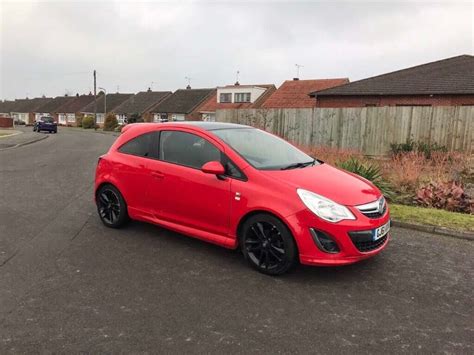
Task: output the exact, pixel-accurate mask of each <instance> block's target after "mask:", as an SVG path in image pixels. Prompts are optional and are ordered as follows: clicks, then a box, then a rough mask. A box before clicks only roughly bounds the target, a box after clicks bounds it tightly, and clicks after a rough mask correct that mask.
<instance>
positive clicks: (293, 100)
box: [262, 78, 349, 108]
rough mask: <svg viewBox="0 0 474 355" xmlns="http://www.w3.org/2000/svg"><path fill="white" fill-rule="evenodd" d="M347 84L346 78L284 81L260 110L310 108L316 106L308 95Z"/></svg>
mask: <svg viewBox="0 0 474 355" xmlns="http://www.w3.org/2000/svg"><path fill="white" fill-rule="evenodd" d="M347 83H349V79H348V78H337V79H313V80H299V79H298V78H295V79H293V80H286V81H285V82H284V83H283V84H281V86H280V87H279V88H278V89H277V90H276V91H275V92H274V93H273V94H272V95H271V96H270V97H269V98H268V99H267V100H266V101H265V102H264V103H263V105H262V108H312V107H315V106H316V101H315V100H314V99H313V98H311V97H310V96H309V94H310V93H312V92H313V91H319V90H324V89H329V88H332V87H336V86H340V85H344V84H347Z"/></svg>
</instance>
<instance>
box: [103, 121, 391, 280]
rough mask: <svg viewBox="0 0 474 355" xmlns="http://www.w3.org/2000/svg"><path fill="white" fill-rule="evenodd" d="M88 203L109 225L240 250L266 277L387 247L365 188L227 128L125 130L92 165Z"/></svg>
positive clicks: (189, 125)
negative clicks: (147, 226)
mask: <svg viewBox="0 0 474 355" xmlns="http://www.w3.org/2000/svg"><path fill="white" fill-rule="evenodd" d="M95 200H96V204H97V209H98V213H99V216H100V218H101V220H102V222H103V223H104V224H105V225H106V226H108V227H112V228H118V227H120V226H122V225H123V224H124V223H125V222H126V221H127V220H128V219H129V218H131V219H134V220H139V221H144V222H149V223H154V224H157V225H160V226H163V227H165V228H169V229H172V230H175V231H177V232H180V233H183V234H186V235H189V236H192V237H195V238H198V239H202V240H205V241H207V242H211V243H214V244H218V245H221V246H223V247H226V248H231V249H235V248H238V247H240V249H241V250H242V252H243V254H244V257H245V258H246V259H247V260H248V262H249V263H250V265H251V266H253V267H254V268H255V269H257V270H258V271H260V272H263V273H266V274H272V275H277V274H282V273H284V272H285V271H287V270H288V269H289V268H290V267H291V266H292V265H294V264H295V263H296V262H297V261H299V262H301V263H303V264H307V265H327V266H329V265H344V264H351V263H354V262H357V261H359V260H363V259H366V258H369V257H371V256H374V255H376V254H377V253H379V252H380V251H381V250H382V249H383V248H384V247H385V246H386V245H387V243H388V240H389V233H388V232H389V229H390V216H389V211H388V206H387V203H386V202H385V199H384V197H383V195H382V194H381V193H380V191H379V190H378V189H377V188H376V187H375V186H374V185H373V184H372V183H370V182H369V181H368V180H365V179H364V178H362V177H359V176H357V175H353V174H351V173H347V172H345V171H341V170H339V169H336V168H334V167H332V166H330V165H328V164H326V163H324V162H322V161H320V160H317V159H314V158H312V157H310V156H308V155H307V154H305V153H303V152H302V151H300V150H299V149H297V148H296V147H294V146H293V145H291V144H290V143H288V142H286V141H285V140H283V139H281V138H278V137H276V136H274V135H272V134H270V133H267V132H265V131H262V130H259V129H256V128H252V127H249V126H242V125H237V124H230V123H213V122H183V123H138V124H131V125H128V126H126V127H125V128H124V129H123V130H122V134H121V135H120V137H119V138H118V139H117V140H116V141H115V143H114V144H113V145H112V147H111V148H110V150H109V152H108V153H107V154H105V155H103V156H102V157H100V159H99V162H98V166H97V171H96V179H95Z"/></svg>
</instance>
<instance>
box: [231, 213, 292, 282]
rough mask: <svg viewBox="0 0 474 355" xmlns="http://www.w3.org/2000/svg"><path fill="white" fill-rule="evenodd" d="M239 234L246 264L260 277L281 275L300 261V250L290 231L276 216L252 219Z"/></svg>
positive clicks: (264, 215) (259, 216)
mask: <svg viewBox="0 0 474 355" xmlns="http://www.w3.org/2000/svg"><path fill="white" fill-rule="evenodd" d="M239 234H240V235H239V244H240V248H241V250H242V253H243V255H244V258H245V260H247V262H248V263H249V264H250V266H251V267H252V268H254V269H256V270H257V271H259V272H261V273H264V274H267V275H281V274H283V273H285V272H287V271H288V270H290V269H291V267H292V266H293V265H294V264H295V263H296V261H297V259H298V249H297V247H296V243H295V240H294V238H293V236H292V234H291V232H290V230H289V229H288V227H287V226H286V225H285V224H284V223H283V222H282V221H281V220H280V219H278V218H277V217H275V216H273V215H270V214H266V213H261V214H260V213H259V214H256V215H254V216H252V217H250V218H249V219H247V220H246V221H245V222H244V224H243V225H242V228H240V233H239Z"/></svg>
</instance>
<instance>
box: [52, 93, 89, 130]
mask: <svg viewBox="0 0 474 355" xmlns="http://www.w3.org/2000/svg"><path fill="white" fill-rule="evenodd" d="M91 102H94V95H92V94H91V93H89V95H79V94H76V96H75V98H74V100H72V101H68V102H66V103H65V104H64V105H62V106H61V107H59V108H58V109H57V111H58V123H59V124H61V125H68V126H75V125H76V121H77V120H76V118H78V117H79V116H80V115H81V113H80V112H81V109H83V108H84V107H85V106H87V105H88V104H90V103H91Z"/></svg>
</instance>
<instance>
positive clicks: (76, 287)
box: [0, 130, 474, 354]
mask: <svg viewBox="0 0 474 355" xmlns="http://www.w3.org/2000/svg"><path fill="white" fill-rule="evenodd" d="M114 139H115V137H113V136H109V135H102V134H96V133H82V132H77V131H74V132H72V131H67V130H62V131H60V132H59V133H58V134H57V135H51V136H50V137H49V138H48V139H45V140H42V141H40V142H37V143H34V144H31V145H27V146H23V147H18V148H14V149H10V150H4V151H0V193H1V195H0V197H1V199H0V201H1V202H0V353H2V354H3V353H8V352H11V353H20V352H21V353H23V352H59V353H70V352H94V353H96V352H106V353H116V352H124V353H129V352H135V353H136V352H149V353H158V352H160V353H178V352H179V353H257V352H259V353H290V352H292V353H362V352H363V353H367V352H369V353H377V354H380V353H403V352H405V353H414V352H416V353H466V354H468V353H469V354H472V353H473V352H474V349H473V348H474V300H473V289H474V281H473V270H474V246H473V243H472V242H469V241H464V240H457V239H451V238H449V237H441V236H437V235H429V234H425V233H421V232H415V231H409V230H404V229H396V228H395V229H393V238H392V242H391V243H390V245H389V246H388V247H387V249H386V250H385V251H384V252H383V253H382V254H380V255H379V256H377V257H375V258H373V259H370V260H367V261H364V262H361V263H359V264H356V265H352V266H346V267H341V268H313V267H303V266H299V267H297V268H296V269H295V270H294V271H293V272H291V273H289V274H287V275H284V276H283V277H278V278H272V277H268V276H264V275H261V274H259V273H257V272H254V271H252V270H251V269H249V268H248V267H247V266H246V264H245V263H244V261H243V260H242V258H241V256H240V254H239V253H238V252H235V251H229V250H225V249H222V248H220V247H217V246H213V245H210V244H206V243H204V242H201V241H198V240H194V239H192V238H187V237H184V236H182V235H179V234H176V233H173V232H170V231H167V230H164V229H162V228H159V227H156V226H151V225H147V224H143V223H131V224H130V225H129V226H128V227H127V228H126V229H123V230H111V229H107V228H105V227H104V226H103V225H102V224H101V222H100V221H99V218H98V217H97V215H96V211H95V207H94V204H93V200H92V196H93V194H92V186H93V176H94V168H95V164H96V162H97V157H98V156H99V155H100V154H102V153H104V152H105V151H106V150H107V149H108V147H109V146H110V145H111V143H112V142H113V140H114Z"/></svg>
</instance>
